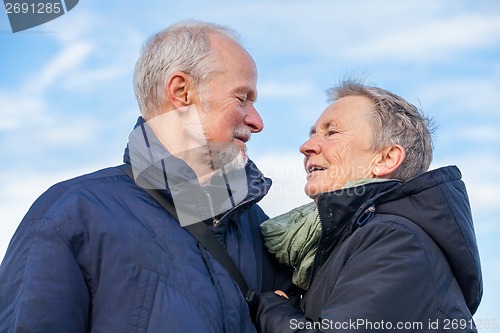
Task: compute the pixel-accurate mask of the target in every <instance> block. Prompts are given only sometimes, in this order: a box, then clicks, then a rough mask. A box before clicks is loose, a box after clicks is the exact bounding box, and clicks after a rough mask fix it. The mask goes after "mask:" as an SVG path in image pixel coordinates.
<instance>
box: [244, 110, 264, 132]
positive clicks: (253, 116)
mask: <svg viewBox="0 0 500 333" xmlns="http://www.w3.org/2000/svg"><path fill="white" fill-rule="evenodd" d="M243 122H244V123H245V125H247V126H248V127H250V131H251V132H252V133H259V132H260V131H262V130H263V129H264V122H263V121H262V118H261V116H260V114H259V112H257V109H255V107H254V106H253V105H252V106H251V107H250V108H249V110H248V112H247V114H246V115H245V118H243Z"/></svg>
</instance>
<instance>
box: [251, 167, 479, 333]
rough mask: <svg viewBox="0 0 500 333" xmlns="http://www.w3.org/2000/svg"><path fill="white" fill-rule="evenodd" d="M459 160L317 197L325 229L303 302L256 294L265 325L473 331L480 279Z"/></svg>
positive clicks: (270, 328)
mask: <svg viewBox="0 0 500 333" xmlns="http://www.w3.org/2000/svg"><path fill="white" fill-rule="evenodd" d="M460 178H461V174H460V171H459V170H458V169H457V168H456V167H446V168H441V169H437V170H433V171H430V172H427V173H425V174H423V175H421V176H419V177H417V178H415V179H413V180H410V181H408V182H406V183H400V182H398V181H387V182H381V183H378V182H375V183H370V184H367V185H363V186H359V187H353V188H346V189H342V190H338V191H334V192H329V193H323V194H321V195H320V196H319V200H318V212H319V216H320V222H321V225H322V235H321V238H320V241H319V244H318V251H317V253H316V257H315V263H314V266H313V272H312V275H313V276H314V279H313V281H312V283H311V285H310V288H309V289H308V291H307V293H306V294H305V295H304V298H303V299H302V302H301V304H300V309H299V308H297V307H295V306H294V305H293V304H292V303H291V302H289V301H287V300H286V299H285V298H283V297H280V296H277V295H275V294H274V293H264V294H263V295H262V296H261V298H260V304H259V309H258V313H257V319H258V321H259V323H260V326H261V329H262V332H264V333H268V332H272V333H280V332H347V331H358V332H372V331H373V332H400V331H406V332H475V331H476V328H475V325H474V322H473V320H472V315H473V314H474V313H475V311H476V309H477V307H478V306H479V302H480V300H481V296H482V278H481V268H480V261H479V254H478V248H477V243H476V238H475V234H474V228H473V222H472V215H471V211H470V206H469V201H468V197H467V192H466V190H465V185H464V183H463V182H462V181H461V180H460Z"/></svg>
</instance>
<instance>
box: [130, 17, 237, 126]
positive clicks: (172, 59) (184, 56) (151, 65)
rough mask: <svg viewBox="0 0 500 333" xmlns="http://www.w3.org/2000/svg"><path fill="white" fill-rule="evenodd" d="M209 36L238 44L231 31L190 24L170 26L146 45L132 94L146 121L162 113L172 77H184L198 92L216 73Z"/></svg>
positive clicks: (183, 22)
mask: <svg viewBox="0 0 500 333" xmlns="http://www.w3.org/2000/svg"><path fill="white" fill-rule="evenodd" d="M210 34H219V35H224V36H226V37H228V38H230V39H232V40H233V41H235V42H237V43H238V44H240V38H239V36H238V35H237V34H236V32H234V31H233V30H231V29H230V28H228V27H225V26H222V25H217V24H213V23H207V22H201V21H192V20H191V21H182V22H179V23H176V24H173V25H171V26H169V27H168V28H166V29H165V30H163V31H160V32H159V33H157V34H155V35H153V36H151V37H150V38H149V40H148V41H147V42H146V43H145V45H144V48H143V51H142V54H141V56H140V57H139V59H138V60H137V63H136V65H135V72H134V91H135V95H136V98H137V103H138V104H139V108H140V110H141V114H142V116H143V117H144V118H145V119H146V120H148V119H150V118H152V117H153V116H156V115H158V113H159V112H161V108H162V106H163V105H164V103H165V97H166V96H165V93H166V83H167V80H168V78H169V77H170V76H171V75H172V74H173V73H175V72H183V73H186V74H187V75H189V76H190V78H191V80H192V82H193V84H194V85H195V86H196V87H198V88H199V89H201V88H202V87H201V85H203V84H204V82H205V80H206V79H207V77H209V75H210V74H211V73H213V72H214V71H215V70H217V68H215V64H214V56H213V52H212V49H211V45H210V43H209V39H208V36H209V35H210ZM200 93H201V92H200Z"/></svg>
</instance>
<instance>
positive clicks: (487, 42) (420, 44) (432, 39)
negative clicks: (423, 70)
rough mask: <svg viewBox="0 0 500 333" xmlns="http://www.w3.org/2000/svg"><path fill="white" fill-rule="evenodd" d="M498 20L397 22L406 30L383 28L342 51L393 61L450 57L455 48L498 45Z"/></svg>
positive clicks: (467, 17) (471, 16)
mask: <svg viewBox="0 0 500 333" xmlns="http://www.w3.org/2000/svg"><path fill="white" fill-rule="evenodd" d="M488 15H489V16H488ZM401 17H406V16H405V15H402V16H401ZM499 20H500V14H499V13H489V14H487V15H485V14H482V15H478V14H462V15H457V16H451V17H445V16H443V15H436V16H434V17H432V18H428V19H427V20H425V19H424V20H421V21H418V22H413V23H414V25H411V24H409V25H400V26H405V27H406V29H405V28H403V29H395V30H393V31H390V30H385V29H384V31H383V33H381V34H379V35H375V36H371V38H370V39H369V40H365V41H361V42H360V43H357V44H353V45H354V47H353V48H349V49H348V50H347V52H346V53H347V55H348V56H349V57H355V58H358V59H374V58H384V59H390V60H393V61H394V60H396V61H400V60H404V61H418V62H428V61H436V60H445V59H452V58H453V57H454V56H455V55H456V52H459V51H464V50H469V51H470V50H473V49H478V48H484V47H491V46H498V44H499V38H500V25H499V24H498V22H499ZM399 23H401V22H399Z"/></svg>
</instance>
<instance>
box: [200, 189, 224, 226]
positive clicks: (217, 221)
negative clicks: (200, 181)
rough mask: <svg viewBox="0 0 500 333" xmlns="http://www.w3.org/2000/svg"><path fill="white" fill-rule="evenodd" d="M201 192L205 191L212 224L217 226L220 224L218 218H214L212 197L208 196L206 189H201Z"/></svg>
mask: <svg viewBox="0 0 500 333" xmlns="http://www.w3.org/2000/svg"><path fill="white" fill-rule="evenodd" d="M203 192H205V196H206V197H207V200H208V206H209V207H210V214H211V215H212V217H213V220H212V226H214V227H218V226H219V225H220V220H218V219H216V218H215V211H214V205H213V201H212V197H211V196H210V193H208V192H207V191H203Z"/></svg>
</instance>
